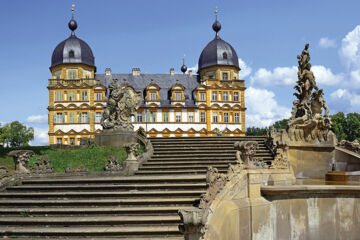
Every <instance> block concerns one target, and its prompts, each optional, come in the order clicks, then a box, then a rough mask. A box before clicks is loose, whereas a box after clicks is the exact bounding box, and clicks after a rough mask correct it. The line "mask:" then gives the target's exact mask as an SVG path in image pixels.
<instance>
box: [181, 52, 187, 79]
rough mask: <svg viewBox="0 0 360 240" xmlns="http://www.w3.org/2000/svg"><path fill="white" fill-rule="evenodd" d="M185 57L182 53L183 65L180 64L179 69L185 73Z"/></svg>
mask: <svg viewBox="0 0 360 240" xmlns="http://www.w3.org/2000/svg"><path fill="white" fill-rule="evenodd" d="M185 57H186V54H184V57H183V58H182V60H183V65H182V66H181V71H182V73H183V74H185V73H186V70H187V66H186V65H185Z"/></svg>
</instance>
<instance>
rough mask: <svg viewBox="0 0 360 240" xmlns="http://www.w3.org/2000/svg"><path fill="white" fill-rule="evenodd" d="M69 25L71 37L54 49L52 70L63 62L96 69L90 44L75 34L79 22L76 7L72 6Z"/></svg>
mask: <svg viewBox="0 0 360 240" xmlns="http://www.w3.org/2000/svg"><path fill="white" fill-rule="evenodd" d="M73 6H74V5H73ZM68 26H69V29H70V30H71V34H70V37H68V38H67V39H65V40H64V41H62V42H61V43H59V44H58V45H57V46H56V48H55V49H54V51H53V54H52V57H51V66H50V70H54V69H55V68H56V69H57V67H58V66H60V65H63V64H66V65H69V64H70V65H71V64H76V65H78V64H81V65H85V68H88V67H90V68H91V69H94V70H95V71H96V67H95V58H94V55H93V52H92V50H91V48H90V46H89V45H88V44H87V43H86V42H85V41H83V40H81V39H80V38H78V37H77V36H76V35H75V30H76V29H77V27H78V24H77V22H76V21H75V19H74V8H72V17H71V20H70V21H69V23H68Z"/></svg>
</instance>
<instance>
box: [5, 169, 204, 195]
mask: <svg viewBox="0 0 360 240" xmlns="http://www.w3.org/2000/svg"><path fill="white" fill-rule="evenodd" d="M185 173H186V172H183V174H185ZM164 174H165V173H164ZM205 187H206V183H204V182H202V183H164V184H152V183H148V184H131V185H130V184H129V185H121V184H118V185H100V184H94V185H79V184H70V185H20V186H13V187H8V188H7V189H6V190H7V191H50V192H52V191H64V190H66V191H109V190H112V191H115V190H118V191H119V190H155V189H162V190H170V189H176V190H180V189H191V190H199V189H200V190H202V189H204V188H205Z"/></svg>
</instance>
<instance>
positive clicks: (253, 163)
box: [234, 141, 268, 169]
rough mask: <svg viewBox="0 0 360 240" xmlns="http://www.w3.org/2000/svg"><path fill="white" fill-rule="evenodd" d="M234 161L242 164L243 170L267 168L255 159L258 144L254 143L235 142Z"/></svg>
mask: <svg viewBox="0 0 360 240" xmlns="http://www.w3.org/2000/svg"><path fill="white" fill-rule="evenodd" d="M234 148H235V150H237V151H236V161H237V162H238V164H239V163H240V164H242V163H243V164H244V168H248V169H254V168H268V166H267V164H266V163H265V162H263V161H260V160H259V159H257V158H256V157H255V154H256V149H257V148H258V143H257V142H256V141H241V142H235V144H234Z"/></svg>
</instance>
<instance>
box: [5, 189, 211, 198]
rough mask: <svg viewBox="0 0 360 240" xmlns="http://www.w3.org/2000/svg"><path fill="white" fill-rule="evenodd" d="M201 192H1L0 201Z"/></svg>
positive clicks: (198, 192) (197, 192) (193, 194)
mask: <svg viewBox="0 0 360 240" xmlns="http://www.w3.org/2000/svg"><path fill="white" fill-rule="evenodd" d="M204 192H205V191H203V190H185V191H184V190H183V191H127V192H63V191H62V192H60V191H56V192H1V193H0V199H5V198H6V199H9V198H11V199H16V198H20V199H31V198H34V199H41V198H47V199H53V198H67V199H69V198H73V199H80V198H87V199H89V198H91V199H94V198H117V199H121V198H129V199H131V198H139V197H141V198H149V197H154V196H157V197H184V196H186V197H198V196H200V195H201V194H203V193H204Z"/></svg>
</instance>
